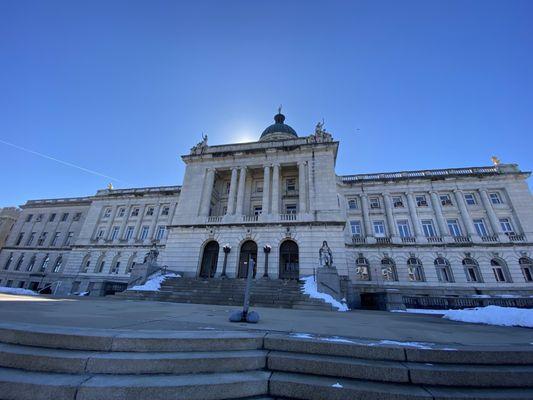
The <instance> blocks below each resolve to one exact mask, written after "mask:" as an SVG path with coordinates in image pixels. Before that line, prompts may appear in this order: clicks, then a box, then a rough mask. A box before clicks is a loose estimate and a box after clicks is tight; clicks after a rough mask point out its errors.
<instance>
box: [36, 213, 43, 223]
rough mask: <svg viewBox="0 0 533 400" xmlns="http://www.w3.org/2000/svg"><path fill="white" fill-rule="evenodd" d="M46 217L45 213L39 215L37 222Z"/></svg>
mask: <svg viewBox="0 0 533 400" xmlns="http://www.w3.org/2000/svg"><path fill="white" fill-rule="evenodd" d="M43 218H44V214H39V215H37V218H36V219H35V222H41V221H42V220H43Z"/></svg>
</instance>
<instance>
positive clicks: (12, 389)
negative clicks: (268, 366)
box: [0, 368, 270, 400]
mask: <svg viewBox="0 0 533 400" xmlns="http://www.w3.org/2000/svg"><path fill="white" fill-rule="evenodd" d="M269 377H270V373H269V372H264V371H252V372H239V373H218V374H194V375H120V376H116V375H94V376H91V375H63V374H51V373H42V372H28V371H21V370H16V369H7V368H0V393H2V398H5V399H13V400H36V399H54V400H64V399H65V400H67V399H68V400H74V399H75V400H113V399H158V400H166V399H169V400H170V399H173V400H203V399H205V400H209V399H212V400H216V399H237V398H246V397H252V396H262V395H266V394H268V379H269Z"/></svg>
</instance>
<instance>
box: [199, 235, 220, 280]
mask: <svg viewBox="0 0 533 400" xmlns="http://www.w3.org/2000/svg"><path fill="white" fill-rule="evenodd" d="M219 247H220V246H219V245H218V243H217V242H215V241H214V240H213V241H211V242H209V243H207V244H206V245H205V247H204V254H203V256H202V264H201V267H200V277H202V278H212V277H214V276H215V272H216V271H217V262H218V249H219Z"/></svg>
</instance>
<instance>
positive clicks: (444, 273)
mask: <svg viewBox="0 0 533 400" xmlns="http://www.w3.org/2000/svg"><path fill="white" fill-rule="evenodd" d="M435 269H436V270H437V278H438V279H439V282H455V279H454V277H453V272H452V268H451V266H450V262H449V261H448V260H447V259H445V258H444V257H437V258H436V259H435Z"/></svg>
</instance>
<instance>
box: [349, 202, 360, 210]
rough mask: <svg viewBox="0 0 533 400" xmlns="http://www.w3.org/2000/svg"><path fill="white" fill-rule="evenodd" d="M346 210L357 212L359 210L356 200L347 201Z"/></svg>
mask: <svg viewBox="0 0 533 400" xmlns="http://www.w3.org/2000/svg"><path fill="white" fill-rule="evenodd" d="M348 208H349V209H350V210H357V209H358V208H359V207H358V204H357V199H349V200H348Z"/></svg>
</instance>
